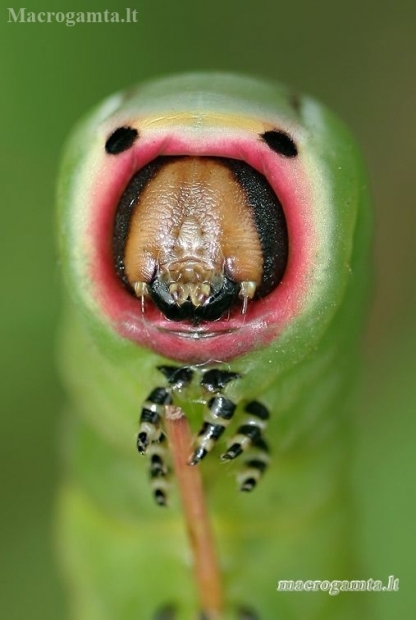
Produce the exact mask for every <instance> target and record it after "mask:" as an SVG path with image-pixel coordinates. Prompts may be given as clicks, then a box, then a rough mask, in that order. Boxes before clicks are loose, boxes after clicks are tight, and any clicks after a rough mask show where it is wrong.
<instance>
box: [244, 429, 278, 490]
mask: <svg viewBox="0 0 416 620" xmlns="http://www.w3.org/2000/svg"><path fill="white" fill-rule="evenodd" d="M254 447H255V449H256V452H255V453H253V456H250V458H248V459H247V460H246V461H244V465H243V467H242V469H241V470H240V472H239V473H238V474H237V483H238V487H239V489H240V491H245V492H246V493H247V492H249V491H252V490H253V489H254V488H255V487H256V486H257V483H258V481H259V480H260V478H261V477H262V475H263V474H264V472H265V471H266V469H267V467H268V465H269V462H270V457H269V448H268V445H267V444H266V442H265V441H264V439H260V440H259V441H258V442H256V444H255V446H254Z"/></svg>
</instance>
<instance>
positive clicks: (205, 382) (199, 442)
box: [189, 368, 239, 465]
mask: <svg viewBox="0 0 416 620" xmlns="http://www.w3.org/2000/svg"><path fill="white" fill-rule="evenodd" d="M238 377H239V375H238V374H237V373H235V372H228V371H224V370H218V369H217V368H215V369H212V370H208V371H207V372H206V373H204V376H203V377H202V380H201V386H202V387H204V388H205V390H206V391H208V392H211V393H213V394H216V395H215V396H213V397H212V398H211V399H210V400H209V401H208V403H207V406H208V410H207V411H206V413H205V415H204V423H203V425H202V428H201V430H200V431H199V433H198V436H197V438H196V441H195V444H196V446H195V450H194V453H193V455H192V457H191V459H190V461H189V462H190V465H196V464H197V463H199V461H201V460H202V459H203V458H204V457H205V456H206V455H207V454H208V452H210V451H211V450H212V448H213V447H214V446H215V444H216V442H217V441H218V439H219V438H220V437H221V435H222V434H223V432H224V431H225V429H226V428H227V426H228V424H229V423H230V421H231V419H232V417H233V415H234V411H235V408H236V405H235V404H234V403H233V401H232V400H230V399H229V398H226V397H225V396H222V395H221V394H220V392H221V391H222V390H223V388H224V387H225V386H226V385H227V383H229V382H230V381H234V380H235V379H237V378H238Z"/></svg>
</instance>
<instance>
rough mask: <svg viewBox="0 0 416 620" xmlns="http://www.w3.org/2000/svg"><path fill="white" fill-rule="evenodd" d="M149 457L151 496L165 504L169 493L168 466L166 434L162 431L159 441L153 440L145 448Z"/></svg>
mask: <svg viewBox="0 0 416 620" xmlns="http://www.w3.org/2000/svg"><path fill="white" fill-rule="evenodd" d="M147 456H148V458H149V463H150V467H149V474H150V486H151V489H152V492H153V497H154V498H155V501H156V503H157V504H158V505H159V506H166V505H167V503H168V493H169V486H170V485H169V478H168V476H169V473H170V471H169V467H168V465H167V462H166V457H167V446H166V436H165V435H164V434H163V433H162V434H161V436H160V440H159V441H153V442H152V443H151V444H150V445H149V448H148V450H147Z"/></svg>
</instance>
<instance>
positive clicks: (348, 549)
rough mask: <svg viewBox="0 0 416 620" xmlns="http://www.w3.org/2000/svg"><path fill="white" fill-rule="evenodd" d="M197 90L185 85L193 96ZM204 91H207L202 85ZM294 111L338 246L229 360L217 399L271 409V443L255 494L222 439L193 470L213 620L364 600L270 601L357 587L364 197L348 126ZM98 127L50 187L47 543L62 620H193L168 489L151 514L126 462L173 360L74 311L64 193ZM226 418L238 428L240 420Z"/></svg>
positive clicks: (92, 315)
mask: <svg viewBox="0 0 416 620" xmlns="http://www.w3.org/2000/svg"><path fill="white" fill-rule="evenodd" d="M194 78H195V76H190V77H189V78H187V77H185V78H181V79H182V80H189V83H190V84H192V79H194ZM199 79H201V80H206V82H207V83H209V82H210V76H209V75H206V76H203V77H201V78H199ZM233 79H235V80H237V81H238V80H239V78H233ZM171 84H174V80H172V81H171ZM226 84H227V79H225V80H224V88H226ZM252 85H253V83H252V82H245V81H244V79H241V84H240V83H239V88H240V90H241V92H242V93H244V89H245V88H247V92H249V93H250V96H247V98H246V100H245V105H246V108H247V110H250V109H253V110H254V109H255V108H256V106H257V107H258V106H259V103H258V101H257V100H256V96H253V94H252V93H253V89H252V88H250V89H249V88H248V86H252ZM258 86H259V88H258V89H257V91H255V93H256V95H258V97H259V101H261V103H262V106H263V107H264V109H266V110H269V111H270V113H272V112H273V110H275V109H277V110H279V109H282V108H283V109H284V110H286V109H287V108H288V105H289V104H288V100H289V94H288V93H287V91H285V89H283V88H278V89H275V90H274V91H273V90H272V88H271V87H269V86H268V85H267V83H262V82H259V83H258ZM163 88H164V87H163V85H162V86H161V89H162V90H163ZM154 90H157V83H156V87H155V88H154ZM172 90H174V89H173V88H172ZM263 91H264V92H263ZM269 91H270V92H269ZM152 96H153V95H152ZM177 96H179V97H180V95H177ZM138 98H139V96H138ZM301 101H304V102H305V104H304V109H305V113H304V115H303V118H302V128H304V129H306V131H307V132H311V133H313V148H312V149H311V152H310V153H308V158H309V159H308V161H309V163H308V165H309V166H310V167H312V168H313V166H314V162H315V161H316V166H317V168H318V170H319V174H320V176H321V178H323V179H324V181H325V183H326V184H327V187H328V195H330V202H331V206H330V208H329V210H328V211H327V212H326V216H327V217H329V218H330V224H331V225H333V228H332V229H333V230H334V231H336V232H335V233H334V235H335V236H336V238H335V239H332V243H331V244H329V245H330V248H329V250H328V253H329V254H330V267H331V268H330V269H326V270H325V283H324V285H323V286H322V290H319V291H318V292H319V294H316V295H311V296H310V302H308V303H305V304H304V307H303V309H302V312H301V313H300V314H299V315H298V316H297V317H296V318H295V319H294V320H293V322H292V323H291V324H290V325H288V326H287V328H286V329H285V330H284V331H283V332H282V333H281V334H280V335H279V337H277V338H276V339H275V340H274V341H273V342H272V343H271V344H270V345H269V346H266V347H261V348H259V349H257V350H255V351H252V352H250V353H248V354H246V355H244V356H242V357H239V358H236V359H235V360H232V361H231V362H228V363H229V367H230V368H231V370H233V371H236V372H240V373H241V374H242V375H243V378H242V379H241V380H239V381H236V382H234V383H233V384H230V385H229V387H228V388H227V390H226V392H225V393H226V395H227V396H229V397H230V398H232V399H233V400H234V401H235V402H236V403H244V402H247V400H253V399H258V400H260V401H261V402H263V403H264V404H265V405H267V407H268V408H269V410H270V412H271V419H270V422H269V424H268V427H267V431H266V438H267V441H268V442H269V444H270V447H271V454H272V463H271V466H270V468H269V470H268V471H267V472H266V474H265V476H264V478H263V479H262V480H261V481H260V483H259V485H258V488H256V490H255V491H254V492H253V493H251V494H243V493H239V492H238V491H237V488H236V484H235V480H234V476H233V475H230V473H234V472H235V471H236V469H237V468H238V463H237V462H236V463H235V465H234V463H230V464H221V463H220V462H219V460H218V456H219V454H221V452H223V448H224V444H223V443H222V444H221V445H220V446H219V447H218V448H216V449H215V450H214V451H213V453H212V454H210V455H208V456H207V458H206V459H205V460H204V462H203V463H202V464H200V465H199V467H202V472H203V478H204V484H205V489H206V494H207V502H208V506H209V511H210V514H211V516H212V521H213V527H214V532H215V537H216V543H217V548H218V552H219V557H220V563H221V569H222V578H223V582H224V587H225V592H226V601H227V610H226V612H225V613H224V617H223V619H221V620H235V619H236V617H237V616H236V612H235V609H236V607H237V606H238V605H246V606H249V607H252V608H253V609H254V610H256V612H257V613H258V617H259V618H260V619H261V620H269V619H271V618H282V619H284V620H298V619H302V620H312V619H316V620H318V619H319V620H325V619H328V620H342V619H344V618H345V619H347V618H351V617H352V613H354V610H356V608H357V607H356V606H357V604H361V600H362V598H363V597H362V595H361V594H358V595H354V594H352V593H341V594H340V595H338V596H329V595H328V593H325V592H315V593H309V594H306V593H296V594H295V593H278V592H276V587H277V582H278V580H280V579H293V580H299V579H303V580H308V579H322V580H325V579H327V580H335V579H360V578H366V576H365V575H362V572H361V571H360V570H359V568H357V563H356V556H357V553H356V549H355V546H354V534H353V510H352V509H351V498H350V491H349V488H348V471H349V458H350V447H349V436H350V410H351V402H350V401H351V399H350V386H351V380H352V378H353V375H354V373H355V369H356V367H357V341H358V336H359V332H360V327H361V323H362V318H363V306H364V305H365V304H364V300H365V297H366V290H367V286H368V274H367V272H368V269H367V264H366V262H367V258H366V255H367V248H368V237H369V229H370V223H369V210H368V196H367V192H366V183H365V177H364V173H363V168H362V163H361V160H360V157H359V155H358V154H357V151H356V148H355V145H354V143H353V141H352V139H351V137H350V136H349V134H348V132H347V131H346V129H345V128H344V126H343V125H342V124H341V123H340V122H339V121H338V120H337V119H336V118H334V117H333V116H332V114H330V113H329V112H328V111H327V110H326V109H325V108H323V107H321V106H319V105H318V104H316V103H315V102H311V100H309V99H305V100H301ZM133 102H134V98H133ZM132 105H133V104H132V103H130V106H132ZM308 106H309V107H308ZM308 110H310V115H309V116H308ZM101 117H102V112H101V108H100V109H98V110H97V111H95V112H93V114H92V115H90V116H89V117H88V118H87V119H86V120H85V121H84V122H83V123H82V124H81V125H80V126H79V127H78V129H77V130H76V132H75V134H74V137H73V138H72V140H71V142H70V144H69V148H68V152H67V155H66V158H65V161H64V165H63V169H62V175H61V183H60V226H61V229H60V230H61V248H62V256H63V266H64V269H65V271H66V278H67V283H68V285H69V289H70V291H71V295H70V296H69V299H68V310H67V312H66V316H65V321H64V325H63V331H62V338H61V341H62V342H61V344H62V352H63V354H62V356H61V369H62V373H63V376H64V379H65V382H66V384H67V385H68V388H69V390H70V391H71V393H72V396H73V401H72V402H73V408H74V411H76V413H77V415H76V416H71V417H68V420H67V426H66V429H65V434H64V437H65V448H66V450H65V455H66V460H67V475H66V477H65V481H64V484H63V487H62V492H61V497H60V511H59V512H60V514H59V537H58V540H59V549H60V555H61V558H62V565H63V567H64V571H65V574H66V577H67V581H68V585H69V589H70V607H71V618H72V619H73V620H115V619H117V620H141V619H143V620H150V619H152V618H154V617H155V616H154V614H155V612H156V610H157V609H160V608H161V607H163V605H165V604H167V603H171V602H172V603H174V604H175V605H177V606H178V614H177V616H175V620H195V619H196V618H197V617H198V616H197V613H198V612H197V610H198V600H197V593H196V588H195V587H193V586H192V578H193V577H192V570H191V557H190V549H189V544H188V541H187V539H186V532H185V526H184V522H183V518H182V513H181V507H180V503H179V500H178V497H177V492H176V490H175V488H173V489H172V492H171V500H170V506H169V508H167V509H161V508H160V507H158V506H156V505H155V503H154V500H153V498H152V496H151V492H150V489H149V482H148V474H147V463H146V461H145V459H142V458H140V457H139V456H138V455H137V453H136V452H135V433H137V429H138V418H139V415H140V408H141V403H142V402H143V401H144V400H145V399H146V397H147V395H148V394H149V392H150V391H151V390H152V389H153V388H154V387H155V386H158V385H164V381H163V379H162V378H161V375H160V373H159V372H158V371H157V370H156V366H157V365H158V364H160V363H170V364H172V363H174V364H177V365H182V364H181V363H178V362H177V361H175V360H166V358H163V357H161V356H159V355H158V354H157V353H154V352H152V351H149V350H147V349H145V348H141V347H139V346H137V344H136V343H133V342H131V341H129V340H127V339H125V338H122V337H120V336H119V335H118V334H117V333H116V332H115V331H114V330H113V329H111V326H109V325H108V323H107V322H106V321H105V320H103V318H102V317H100V316H98V315H97V313H96V312H95V310H94V309H91V306H88V304H83V295H84V293H85V291H83V290H81V289H82V287H85V281H84V280H83V279H82V278H80V277H79V271H78V270H79V266H78V265H77V257H76V250H74V249H73V247H72V246H73V244H72V241H73V239H74V232H73V231H74V229H75V228H74V224H73V223H71V222H72V221H73V219H74V216H73V204H72V203H73V193H74V190H73V186H74V184H77V183H79V177H80V176H81V177H82V175H83V174H85V171H84V170H83V162H85V160H86V157H87V154H88V150H89V141H90V140H91V134H92V132H93V130H94V127H95V126H96V125H97V122H98V121H97V119H100V118H101ZM334 153H336V156H334ZM340 169H342V173H341V174H340V173H339V172H338V171H339V170H340ZM328 214H329V215H328ZM331 218H332V219H331ZM198 399H200V394H199V393H198V390H196V389H193V391H192V392H191V393H186V395H184V397H183V400H182V401H181V402H180V404H181V405H183V408H184V410H185V412H186V415H187V416H188V419H189V421H190V424H191V426H192V429H193V430H194V431H195V432H196V431H197V430H198V429H199V427H200V424H201V420H202V415H203V405H202V404H201V403H200V402H197V401H198ZM235 418H237V420H236V423H235V424H238V410H237V413H236V416H235ZM233 429H235V426H233V428H230V429H228V430H227V436H228V437H230V433H232V430H233ZM220 443H221V442H220ZM357 596H358V597H360V599H361V600H360V601H358V599H357Z"/></svg>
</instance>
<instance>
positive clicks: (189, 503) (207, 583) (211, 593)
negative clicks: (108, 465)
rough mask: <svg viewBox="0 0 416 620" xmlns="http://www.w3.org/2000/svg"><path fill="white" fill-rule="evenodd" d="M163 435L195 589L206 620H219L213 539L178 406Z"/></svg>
mask: <svg viewBox="0 0 416 620" xmlns="http://www.w3.org/2000/svg"><path fill="white" fill-rule="evenodd" d="M166 433H167V437H168V442H169V446H170V450H171V454H172V460H173V468H174V471H175V476H176V480H177V482H178V485H179V491H180V495H181V500H182V507H183V511H184V516H185V522H186V527H187V531H188V536H189V539H190V543H191V547H192V551H193V557H194V567H195V576H196V582H197V587H198V590H199V598H200V601H201V606H202V610H203V612H204V614H205V617H206V618H207V620H217V619H219V618H220V617H221V613H222V611H223V606H224V601H223V592H222V585H221V578H220V571H219V566H218V561H217V557H216V553H215V547H214V540H213V536H212V532H211V527H210V523H209V519H208V513H207V509H206V505H205V497H204V490H203V485H202V476H201V472H200V468H199V467H198V466H195V467H193V466H190V465H189V464H188V458H189V451H190V448H191V446H192V434H191V429H190V427H189V423H188V420H187V419H186V417H185V414H184V412H183V411H182V409H181V408H180V407H175V406H168V407H166Z"/></svg>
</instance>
